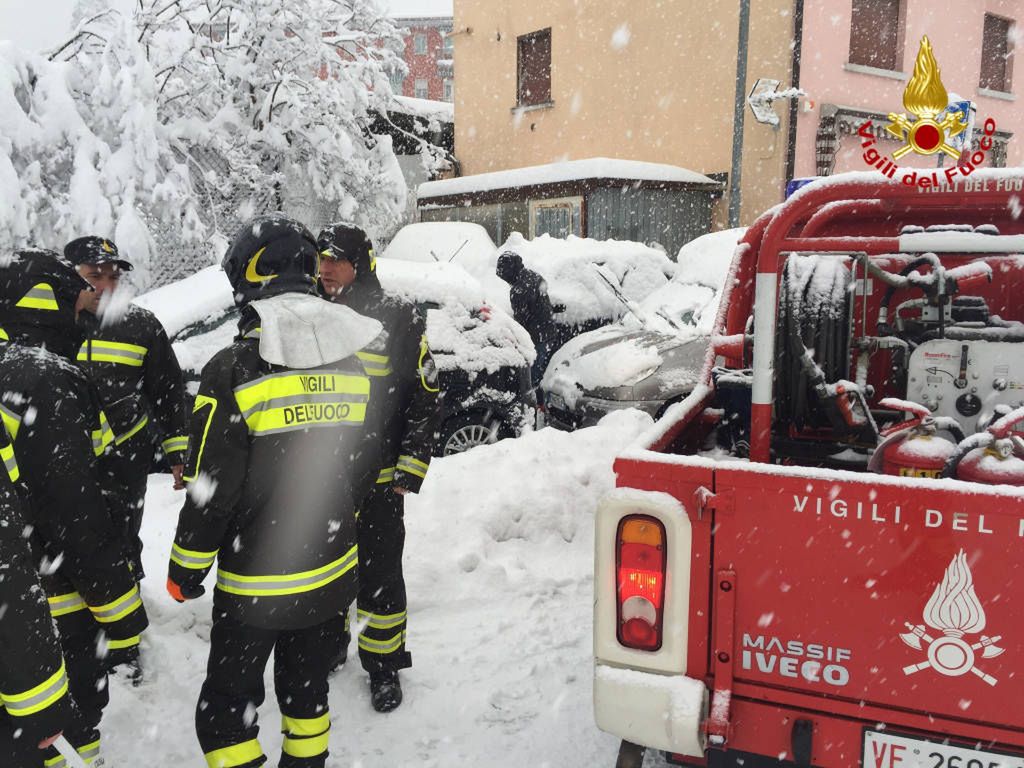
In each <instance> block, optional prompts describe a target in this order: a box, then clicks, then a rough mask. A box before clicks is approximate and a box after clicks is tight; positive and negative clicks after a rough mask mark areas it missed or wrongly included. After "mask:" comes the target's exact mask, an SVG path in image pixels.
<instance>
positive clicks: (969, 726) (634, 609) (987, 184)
mask: <svg viewBox="0 0 1024 768" xmlns="http://www.w3.org/2000/svg"><path fill="white" fill-rule="evenodd" d="M1022 213H1024V171H1021V170H1019V169H1018V170H1007V171H1003V170H989V171H981V170H979V171H976V172H974V173H973V174H971V175H970V176H969V177H966V178H960V179H959V180H958V183H955V184H952V185H947V186H937V187H936V186H928V187H921V186H919V185H915V186H911V185H908V184H905V183H901V180H900V179H896V180H889V179H887V178H885V177H883V176H882V175H880V174H879V175H876V174H851V175H847V176H837V177H834V178H830V179H824V180H821V181H818V182H815V183H813V184H811V185H809V186H807V187H805V188H804V189H802V190H800V191H799V192H797V193H796V194H795V195H794V196H792V197H791V198H790V199H789V200H787V201H786V202H785V203H784V204H783V205H781V206H779V207H777V208H776V209H773V210H772V211H770V212H769V213H767V214H765V215H764V216H762V217H761V218H760V219H759V220H758V221H757V222H756V223H755V224H754V225H753V226H752V227H751V228H750V229H749V230H748V231H747V233H746V234H745V236H744V238H743V239H742V241H741V243H740V245H739V246H738V248H737V251H736V254H735V256H734V258H733V263H732V267H731V270H732V272H731V279H730V280H729V287H728V288H727V291H726V293H725V294H724V297H723V300H722V302H721V308H720V311H719V316H718V321H717V328H716V334H715V336H713V338H712V343H711V345H710V348H709V353H708V358H707V361H706V364H705V370H704V375H703V381H704V384H703V385H702V386H700V387H699V388H698V389H697V390H696V391H694V392H693V394H692V395H691V396H689V397H688V398H687V399H686V400H684V401H683V402H681V403H679V404H677V405H675V406H673V407H672V408H671V409H670V410H669V411H668V412H667V413H666V415H665V416H664V418H662V419H661V420H660V421H659V422H658V423H657V424H656V425H655V427H654V430H653V432H652V434H651V435H650V436H648V438H649V439H646V441H645V442H644V443H643V444H642V445H638V446H636V447H634V448H631V449H630V450H629V451H627V452H626V453H624V454H623V455H622V456H620V457H619V458H618V459H617V461H616V463H615V471H616V473H617V488H616V489H615V490H614V491H613V492H612V493H611V494H610V495H609V496H608V497H606V498H605V499H604V500H603V502H602V504H601V505H600V508H599V510H598V515H597V520H596V560H595V567H596V579H595V592H596V594H595V620H594V633H595V636H594V653H595V657H596V665H595V670H596V671H595V678H594V698H595V715H596V719H597V723H598V725H599V727H600V728H601V729H603V730H605V731H607V732H609V733H612V734H614V735H616V736H618V737H620V738H621V739H622V740H623V741H622V747H621V749H620V752H619V758H618V763H617V765H618V768H631V767H635V766H639V765H641V763H642V762H643V760H644V752H645V750H648V749H649V750H662V751H664V752H665V753H666V756H667V758H668V759H669V760H670V761H672V762H684V763H686V764H697V765H703V764H708V765H711V766H723V765H742V766H744V768H755V767H756V766H761V765H766V764H772V765H779V764H782V765H794V766H821V767H822V768H851V767H852V766H858V765H863V766H864V768H1022V766H1024V598H1022V597H1021V595H1022V593H1024V439H1022V437H1021V435H1022V434H1024V256H1022V255H1021V254H1024V217H1022V215H1021V214H1022ZM609 762H610V761H609Z"/></svg>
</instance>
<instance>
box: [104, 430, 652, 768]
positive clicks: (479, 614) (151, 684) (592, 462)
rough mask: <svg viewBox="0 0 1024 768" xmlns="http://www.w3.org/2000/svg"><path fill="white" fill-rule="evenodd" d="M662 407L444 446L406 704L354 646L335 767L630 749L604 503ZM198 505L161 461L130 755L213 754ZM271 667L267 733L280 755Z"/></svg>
mask: <svg viewBox="0 0 1024 768" xmlns="http://www.w3.org/2000/svg"><path fill="white" fill-rule="evenodd" d="M650 423H651V422H650V419H649V418H648V417H647V416H645V415H643V414H641V413H639V412H638V411H625V412H620V413H615V414H612V416H610V417H608V418H607V419H605V420H604V421H603V422H602V423H601V424H600V425H599V426H597V427H592V428H590V429H586V430H581V431H579V432H575V433H571V434H569V433H563V432H557V431H555V430H552V429H545V430H542V431H540V432H537V433H533V434H529V435H526V436H524V437H523V438H520V439H519V440H506V441H503V442H501V443H498V444H496V445H492V446H484V447H481V448H477V449H475V450H473V451H471V452H469V453H468V454H463V455H459V456H453V457H450V458H446V459H436V460H435V461H434V464H433V465H432V467H431V474H430V478H429V479H428V481H427V483H426V485H425V486H424V488H423V492H422V493H421V494H420V495H419V496H418V497H416V498H414V499H412V500H411V501H410V502H409V504H408V505H407V509H406V525H407V528H408V539H407V544H406V554H405V563H406V580H407V583H408V590H409V615H410V619H409V641H408V646H409V649H410V651H411V652H412V655H413V668H412V669H410V670H406V671H405V672H403V673H402V679H403V687H404V690H405V703H404V704H403V705H402V706H401V708H399V709H398V710H397V711H396V712H394V713H391V714H389V715H379V714H377V713H375V712H373V710H372V709H371V708H370V703H369V695H368V689H367V683H366V676H365V674H364V673H363V671H362V669H360V668H359V664H358V660H356V658H355V647H354V644H353V647H352V649H350V662H349V663H348V664H347V665H346V666H345V667H344V668H343V669H342V670H341V672H339V673H338V674H337V675H336V676H335V677H334V678H332V681H331V698H330V707H331V720H332V729H331V742H330V744H331V747H330V749H331V757H330V759H329V760H328V766H329V768H342V767H346V768H347V767H348V766H352V767H361V768H378V766H388V767H392V766H394V767H404V766H418V767H420V768H431V767H433V766H437V767H438V768H440V767H441V766H444V768H451V767H459V768H462V767H467V768H468V767H474V768H475V767H476V766H502V767H503V766H531V767H533V766H537V767H538V768H539V767H540V766H551V767H552V768H565V767H568V768H573V767H576V766H580V767H582V766H601V765H608V766H610V765H613V764H614V762H615V751H616V749H617V746H618V744H617V741H616V740H615V739H614V738H612V737H611V736H608V735H607V734H604V733H601V732H600V731H598V730H597V728H596V727H595V726H594V720H593V708H592V703H591V701H592V698H591V677H592V660H591V613H592V606H593V597H592V592H593V589H592V585H593V575H592V571H593V513H594V509H595V507H596V504H597V501H598V499H599V498H600V497H601V495H602V494H603V493H604V492H606V491H607V490H608V489H610V488H611V487H612V486H613V475H612V471H611V465H612V460H613V458H614V457H615V455H616V454H617V453H618V452H619V451H621V450H622V449H623V448H624V447H625V446H626V445H627V444H628V443H629V442H631V441H632V439H633V438H634V437H635V436H637V435H638V434H639V433H640V432H641V431H642V430H643V429H645V428H646V427H649V426H650ZM180 503H181V496H180V495H179V494H176V493H175V492H174V491H173V490H172V489H171V484H170V478H169V477H168V476H161V475H154V476H152V477H151V479H150V487H149V495H148V501H147V507H146V521H145V524H144V527H143V538H144V539H145V542H146V552H145V565H146V570H147V572H148V573H149V574H150V576H149V578H148V579H147V580H146V581H145V582H144V584H143V594H144V597H145V598H146V605H147V607H148V610H149V615H150V621H151V627H150V629H149V631H148V632H147V633H146V635H145V636H144V639H143V653H144V655H145V662H146V665H147V669H148V670H149V679H148V680H147V681H146V682H145V683H144V684H143V686H142V687H140V688H138V689H133V688H131V687H130V686H129V685H127V683H126V682H125V681H124V680H123V679H115V680H114V681H113V689H112V691H111V704H110V707H109V709H108V710H107V713H106V717H105V718H104V722H103V725H102V729H103V738H104V745H105V746H104V752H105V754H106V759H107V763H108V765H109V766H111V767H112V768H114V767H120V766H129V765H138V764H140V763H139V757H140V756H145V764H146V765H147V766H148V767H149V768H179V767H181V768H185V767H186V766H196V767H197V768H198V767H199V766H203V765H204V761H203V758H202V754H201V753H200V751H199V747H198V744H197V742H196V740H195V735H194V730H193V725H192V716H193V711H194V708H195V703H196V698H197V696H198V693H199V687H200V684H201V683H202V679H203V674H204V670H205V664H206V656H207V650H208V645H207V640H208V637H209V630H210V602H209V597H208V596H207V597H205V598H203V599H202V600H199V601H196V602H193V603H188V604H185V605H178V604H176V603H174V602H173V601H172V600H171V599H170V597H168V596H167V595H166V593H165V592H164V590H163V581H164V578H165V574H166V562H167V556H168V552H169V550H170V545H171V540H172V538H173V534H174V526H175V523H176V520H177V512H178V508H179V506H180ZM210 581H212V578H211V579H208V582H207V586H208V587H209V582H210ZM269 671H270V670H269V669H268V676H267V691H268V700H267V702H266V703H265V704H264V705H263V706H262V707H261V708H260V710H259V716H260V722H261V723H262V726H263V727H262V729H261V734H260V740H261V743H262V745H263V748H264V750H265V751H266V752H267V754H268V756H269V757H270V760H269V762H268V764H269V765H276V764H277V756H278V754H279V749H280V744H281V737H280V734H279V733H278V723H279V714H278V710H277V705H276V702H275V700H274V698H273V695H272V693H271V691H272V690H273V688H272V684H271V679H270V675H269Z"/></svg>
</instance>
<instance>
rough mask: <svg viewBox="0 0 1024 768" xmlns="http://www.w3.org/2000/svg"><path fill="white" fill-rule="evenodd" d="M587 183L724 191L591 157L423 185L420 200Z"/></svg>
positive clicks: (692, 178)
mask: <svg viewBox="0 0 1024 768" xmlns="http://www.w3.org/2000/svg"><path fill="white" fill-rule="evenodd" d="M584 179H615V180H621V181H653V182H666V183H672V184H695V185H701V186H709V187H713V188H715V189H719V188H720V187H721V184H720V183H719V182H717V181H715V180H714V179H710V178H708V177H707V176H705V175H704V174H701V173H697V172H696V171H691V170H688V169H686V168H679V167H678V166H674V165H662V164H661V163H645V162H640V161H638V160H616V159H611V158H607V157H592V158H589V159H586V160H566V161H564V162H561V163H549V164H548V165H533V166H529V167H526V168H513V169H511V170H508V171H496V172H493V173H480V174H476V175H474V176H461V177H459V178H457V179H444V180H442V181H428V182H425V183H424V184H420V187H419V197H420V200H423V199H425V198H432V197H449V196H452V195H469V194H475V193H477V192H489V191H492V190H498V189H516V188H519V187H534V186H540V185H545V184H562V183H566V182H573V181H580V180H584Z"/></svg>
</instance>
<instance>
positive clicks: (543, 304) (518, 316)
mask: <svg viewBox="0 0 1024 768" xmlns="http://www.w3.org/2000/svg"><path fill="white" fill-rule="evenodd" d="M496 274H497V275H498V277H500V278H501V279H502V280H504V281H505V282H506V283H508V284H509V300H510V301H511V303H512V316H513V317H514V318H515V320H516V322H517V323H519V324H520V325H521V326H523V328H525V329H526V332H527V333H528V334H530V338H531V339H532V340H533V345H534V347H536V349H537V357H536V359H535V360H534V362H533V367H532V368H531V369H530V378H531V380H532V383H533V386H534V387H535V388H538V387H540V382H541V379H543V378H544V371H545V370H546V369H547V366H548V361H549V360H550V359H551V355H552V354H553V353H554V351H555V346H556V343H557V341H556V340H557V336H558V329H557V327H556V325H555V310H554V307H553V306H552V305H551V299H550V298H549V297H548V286H547V282H546V281H545V280H544V278H543V277H541V276H540V275H538V274H537V273H536V272H534V271H533V270H531V269H527V268H526V267H525V266H523V258H522V256H520V255H519V254H518V253H512V252H511V251H510V252H508V253H503V254H501V256H499V257H498V266H497V269H496ZM563 309H564V308H563ZM537 400H538V402H543V400H542V398H540V397H538V399H537Z"/></svg>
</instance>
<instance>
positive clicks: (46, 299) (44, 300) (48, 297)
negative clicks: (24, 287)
mask: <svg viewBox="0 0 1024 768" xmlns="http://www.w3.org/2000/svg"><path fill="white" fill-rule="evenodd" d="M14 306H16V307H22V308H24V309H46V310H51V311H57V310H58V309H59V307H58V306H57V297H56V296H54V294H53V288H51V287H50V286H49V285H48V284H47V283H36V284H35V285H34V286H32V288H30V289H29V292H28V293H26V294H25V295H24V296H22V297H21V298H20V299H18V303H17V304H15V305H14Z"/></svg>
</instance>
